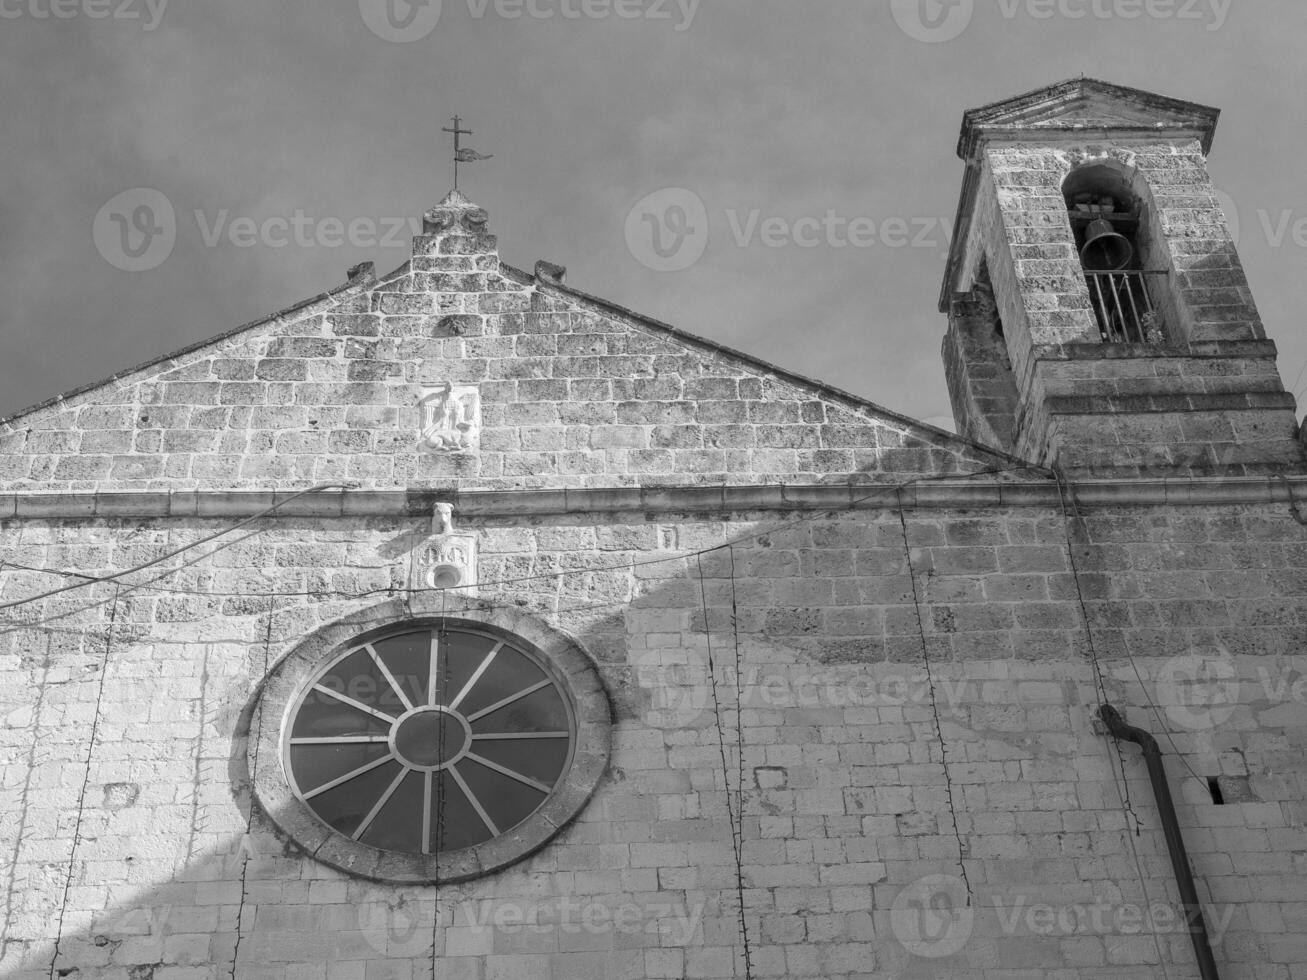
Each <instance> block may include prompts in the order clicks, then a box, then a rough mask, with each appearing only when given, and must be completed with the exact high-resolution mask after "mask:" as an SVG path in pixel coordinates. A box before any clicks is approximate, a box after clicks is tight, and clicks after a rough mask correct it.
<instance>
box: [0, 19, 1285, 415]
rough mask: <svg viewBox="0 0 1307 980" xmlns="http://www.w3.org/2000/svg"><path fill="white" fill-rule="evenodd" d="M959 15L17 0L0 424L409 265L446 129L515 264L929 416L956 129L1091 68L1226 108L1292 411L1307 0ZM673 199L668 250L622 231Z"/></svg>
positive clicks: (7, 44)
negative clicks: (168, 224) (452, 122)
mask: <svg viewBox="0 0 1307 980" xmlns="http://www.w3.org/2000/svg"><path fill="white" fill-rule="evenodd" d="M951 3H952V4H953V6H946V5H942V4H941V3H940V2H939V0H903V2H900V0H892V2H891V0H802V2H799V0H702V2H700V3H698V4H697V5H696V4H695V3H694V2H693V0H530V2H524V0H443V4H442V3H439V2H438V0H428V2H427V4H426V6H415V7H414V6H409V4H408V2H407V0H314V2H312V3H294V4H292V3H250V2H243V3H235V2H230V0H203V2H201V0H148V2H147V0H0V87H2V88H3V91H4V92H5V98H4V100H3V102H2V103H0V145H2V146H3V154H4V156H3V168H2V169H0V181H3V193H0V219H2V220H0V290H2V291H3V296H4V302H3V304H0V337H2V343H3V347H2V348H0V416H3V415H8V414H10V413H12V412H14V411H16V410H18V409H21V408H23V407H25V406H27V405H29V404H32V403H34V402H37V401H40V400H43V399H45V398H47V397H50V396H52V395H54V394H57V393H59V392H62V391H65V390H67V389H70V388H73V387H76V386H78V385H81V384H85V383H87V382H90V381H94V380H97V379H99V378H102V377H105V376H106V375H108V374H111V373H113V372H114V371H117V370H121V369H122V368H125V367H129V366H131V365H133V364H135V363H137V362H140V361H144V360H147V359H150V358H153V357H155V356H157V355H159V354H162V353H165V352H167V351H170V350H173V349H175V348H178V347H181V346H183V345H186V344H189V343H192V342H194V341H197V340H200V339H203V338H205V337H208V336H212V335H214V334H216V333H220V332H222V331H224V330H227V329H230V328H231V327H233V326H236V325H237V324H240V323H243V322H246V321H249V320H253V319H256V318H259V317H261V316H264V315H266V314H268V313H271V312H274V311H276V310H278V309H281V308H283V307H285V306H288V305H290V304H292V303H295V302H297V301H299V300H301V299H303V298H306V297H309V296H312V295H314V294H316V293H318V292H321V291H323V290H325V289H327V288H331V287H332V286H334V285H336V284H338V283H340V282H342V281H343V279H344V275H345V270H346V269H347V268H348V267H349V266H351V265H353V264H355V263H357V262H361V261H364V260H374V261H375V262H376V265H377V271H378V272H379V273H383V272H386V271H389V270H390V269H392V268H394V267H396V266H398V265H400V264H401V263H402V262H404V261H405V260H406V258H407V256H408V238H409V237H410V235H411V229H409V228H403V230H402V231H397V230H396V229H397V227H399V226H400V225H401V223H402V222H403V221H405V220H407V219H409V218H413V219H416V218H417V217H418V216H419V215H421V213H422V211H423V210H424V209H425V208H426V207H428V206H430V205H431V204H433V203H435V202H436V201H437V200H439V199H440V198H441V197H443V196H444V194H445V192H446V191H448V190H449V188H450V186H451V184H452V177H453V174H452V165H451V162H450V161H451V153H450V139H449V137H448V136H447V135H445V134H442V133H441V132H440V129H441V127H442V126H447V125H449V117H450V116H452V115H453V114H455V113H459V114H460V115H461V116H462V117H463V119H464V125H465V126H468V127H470V128H471V129H473V130H475V135H474V136H473V137H470V138H467V139H466V141H465V142H466V145H468V146H471V147H473V148H475V149H476V150H478V151H479V152H481V153H487V154H493V158H492V159H489V160H485V161H482V162H478V163H475V164H468V165H466V166H465V167H464V168H463V173H462V178H463V179H462V188H463V190H464V191H465V192H466V193H467V194H468V195H469V196H470V197H472V198H473V199H474V200H476V201H477V202H478V203H480V204H481V205H482V206H484V207H485V208H487V209H488V210H489V211H490V223H491V230H492V231H494V232H495V233H496V234H498V236H499V241H500V253H501V256H502V257H503V258H504V259H505V260H506V261H507V262H509V263H511V264H513V265H516V266H519V267H521V268H524V269H527V270H530V268H531V267H532V265H533V264H534V262H535V260H536V259H538V258H547V259H549V260H550V261H553V262H556V263H559V264H561V265H565V266H566V267H567V269H568V282H569V283H570V284H572V285H575V286H577V287H578V288H580V289H583V290H586V291H588V292H591V293H595V294H598V295H600V296H603V297H605V298H607V299H610V300H612V301H614V302H617V303H619V304H621V305H623V306H627V307H631V308H633V309H635V310H638V311H640V312H643V313H646V314H649V315H651V316H655V317H658V318H660V319H662V320H666V321H669V322H671V323H673V324H675V325H677V326H679V327H682V328H684V329H687V330H690V331H693V332H697V333H699V334H701V335H703V336H705V337H709V338H712V339H714V340H717V341H719V342H722V343H725V344H729V345H731V346H734V347H738V348H740V349H742V350H745V351H748V352H750V353H753V354H756V355H758V356H761V357H763V358H766V359H768V360H772V361H775V362H777V363H779V364H781V365H784V366H786V367H788V368H790V369H792V370H795V371H798V372H800V373H803V374H807V375H811V376H814V377H817V378H820V379H823V380H825V381H827V382H829V383H832V384H835V385H838V386H840V387H843V388H846V389H849V390H850V391H852V392H854V393H856V394H858V395H862V396H865V397H869V398H871V399H873V400H875V401H878V402H880V403H881V404H883V405H886V406H888V407H890V408H893V409H895V410H897V411H901V412H905V413H907V414H909V415H913V416H916V417H918V418H925V419H931V420H934V421H937V422H938V421H940V417H942V416H947V415H948V414H949V408H948V397H947V394H946V391H945V387H944V380H943V370H942V367H941V365H940V360H939V344H940V338H941V336H942V334H943V331H944V328H945V322H944V318H943V317H942V315H941V314H939V313H938V312H937V310H936V300H937V296H938V292H939V286H940V280H941V277H942V274H943V267H944V265H943V261H944V252H945V250H946V247H947V236H948V232H949V230H950V229H951V226H952V219H953V209H954V207H955V205H956V202H957V195H958V189H959V186H960V181H961V176H962V164H961V162H960V161H959V160H958V159H957V158H956V156H955V155H954V145H955V142H956V139H957V133H958V127H959V124H960V121H961V115H962V112H963V110H965V109H967V108H969V107H972V106H977V105H982V104H984V103H987V102H991V101H994V100H996V99H1001V98H1004V97H1007V96H1010V95H1016V94H1019V93H1022V92H1025V91H1028V90H1030V89H1033V88H1037V87H1039V86H1041V85H1044V84H1048V83H1051V82H1055V81H1059V80H1061V79H1064V78H1067V77H1071V76H1075V75H1078V74H1080V73H1082V72H1083V73H1085V74H1088V75H1091V76H1094V77H1099V78H1103V79H1106V80H1108V81H1112V82H1117V83H1120V84H1124V85H1133V86H1137V87H1140V88H1144V89H1149V90H1152V91H1156V92H1159V93H1162V94H1164V95H1169V96H1174V97H1178V98H1182V99H1188V100H1192V101H1196V102H1202V103H1207V104H1210V105H1215V106H1218V107H1220V108H1221V109H1222V110H1223V115H1222V119H1221V124H1220V127H1219V128H1218V130H1217V136H1216V144H1215V148H1214V150H1213V153H1212V156H1211V159H1210V165H1211V171H1212V175H1213V178H1214V180H1215V181H1216V184H1217V186H1218V187H1219V188H1220V189H1221V190H1223V191H1224V192H1225V193H1226V194H1228V195H1229V200H1230V201H1232V202H1233V204H1234V207H1235V208H1236V209H1237V213H1238V225H1239V243H1240V251H1241V254H1242V257H1243V260H1244V264H1245V267H1246V269H1247V274H1248V278H1249V280H1250V281H1251V283H1252V287H1253V291H1254V295H1255V297H1256V300H1257V302H1258V304H1259V306H1260V308H1261V312H1262V315H1263V318H1264V320H1265V321H1266V326H1267V330H1268V332H1269V334H1270V335H1271V336H1272V337H1273V338H1274V339H1275V341H1276V342H1277V343H1278V344H1279V348H1280V370H1281V374H1282V375H1283V376H1284V379H1285V383H1286V385H1289V386H1291V387H1294V386H1295V385H1294V382H1295V379H1296V382H1297V384H1296V387H1297V388H1298V390H1299V392H1300V395H1302V393H1304V392H1307V371H1303V372H1302V374H1301V375H1300V374H1299V372H1300V370H1301V369H1302V368H1303V367H1304V365H1305V364H1307V331H1304V326H1303V315H1302V310H1303V308H1304V302H1303V293H1304V289H1305V288H1307V286H1305V284H1307V275H1304V273H1305V272H1307V191H1305V190H1304V180H1303V176H1304V172H1303V165H1302V161H1303V160H1304V159H1305V158H1307V127H1304V126H1303V125H1302V122H1303V92H1304V91H1307V60H1305V59H1303V58H1302V56H1301V45H1302V39H1303V38H1304V37H1307V4H1305V3H1303V2H1302V0H974V3H973V2H971V0H951ZM388 4H390V5H391V6H390V7H389V8H388V7H387V5H388ZM437 13H438V14H439V16H438V17H437V16H435V15H436V14H437ZM56 14H58V15H60V16H55V15H56ZM668 189H671V190H668ZM146 191H149V192H152V193H151V194H148V195H147V194H146V193H145V192H146ZM659 192H663V193H662V195H661V196H660V197H656V198H655V201H656V202H660V203H661V204H663V205H667V204H668V203H670V204H672V205H674V206H673V207H671V208H670V209H669V208H667V207H664V209H663V212H662V213H664V214H666V215H668V225H667V226H665V227H663V228H661V229H659V230H660V232H661V234H662V235H663V236H664V237H663V239H662V242H663V246H664V247H663V249H662V252H663V253H664V254H658V252H656V251H654V250H652V249H651V248H650V247H649V246H648V245H647V244H646V245H642V244H640V243H641V242H642V241H643V242H649V241H651V240H652V239H651V237H650V232H651V230H652V229H650V228H649V227H647V226H646V227H644V228H643V232H644V236H643V238H641V231H642V227H641V220H642V219H641V217H640V215H641V214H642V212H641V211H637V212H636V215H635V217H634V218H632V219H631V221H630V222H628V216H630V215H631V211H632V207H633V205H635V204H636V203H637V202H640V201H641V200H642V199H644V198H645V197H646V196H647V195H650V194H658V193H659ZM143 195H145V196H143ZM668 195H671V197H668ZM143 202H144V203H146V204H150V205H151V210H141V209H140V206H141V204H142V203H143ZM161 202H162V203H161ZM697 202H702V207H703V212H704V214H705V215H706V217H707V226H706V231H707V234H706V236H704V235H698V237H697V238H696V237H694V235H689V234H678V230H679V231H695V233H696V234H697V230H696V229H697V228H698V227H701V226H700V225H699V223H698V215H697V214H696V213H695V212H694V208H695V207H696V206H697ZM106 205H109V206H108V207H106ZM168 206H170V207H171V208H172V210H173V213H174V215H175V226H176V232H175V239H173V240H171V241H170V239H169V238H168V236H166V235H164V236H158V235H152V236H151V238H150V241H151V242H152V243H154V244H152V245H151V248H150V249H144V248H143V246H144V244H145V242H146V239H145V237H143V236H144V235H145V232H143V231H141V230H140V229H141V228H158V227H162V225H161V224H159V223H158V220H156V221H151V220H150V219H151V218H154V219H160V220H161V219H162V218H163V217H166V215H163V214H162V209H165V208H167V207H168ZM678 207H683V208H684V210H683V211H680V210H677V208H678ZM681 214H684V216H685V219H686V220H685V221H684V222H680V223H679V225H678V227H672V225H674V224H677V221H676V219H677V218H679V216H680V215H681ZM97 215H98V216H99V221H98V223H97ZM828 215H829V218H828ZM803 218H808V219H810V220H809V221H807V222H804V223H800V224H795V222H798V221H799V220H800V219H803ZM269 219H272V220H271V221H270V220H269ZM277 219H284V223H282V222H280V221H278V220H277ZM768 219H780V220H772V221H771V222H770V224H768ZM811 219H815V222H814V221H813V220H811ZM853 219H863V220H862V222H861V223H860V224H859V228H860V230H861V235H860V237H859V240H858V241H857V242H856V243H851V242H850V240H849V235H848V234H847V228H846V227H845V224H844V223H845V222H848V221H852V220H853ZM297 224H298V227H296V225H297ZM127 225H130V226H131V227H125V226H127ZM351 225H352V228H350V227H349V226H351ZM814 225H815V226H816V227H814ZM827 226H829V227H831V228H833V229H834V231H833V232H831V233H828V232H827V230H826V227H827ZM342 227H343V228H345V229H346V234H345V235H344V236H343V237H345V238H347V239H352V240H347V241H345V242H343V243H342V242H340V241H339V239H340V238H341V237H342V236H341V235H340V230H341V228H342ZM905 227H906V229H907V232H906V234H905V233H904V231H903V229H904V228H905ZM768 229H769V231H768ZM872 229H874V230H872ZM252 231H253V233H251V232H252ZM1295 232H1296V234H1295ZM124 235H125V236H126V237H125V238H124V237H122V236H124ZM297 239H298V241H297ZM115 242H119V243H121V242H127V243H139V245H140V246H141V247H136V246H135V245H134V246H133V247H132V249H131V251H133V252H135V251H140V252H141V254H140V255H136V256H131V255H127V254H126V253H125V252H124V251H123V249H122V248H121V247H115ZM630 242H634V243H635V245H634V246H632V245H631V244H628V243H630ZM159 243H162V244H159ZM279 243H280V244H279ZM169 245H170V246H171V247H170V248H168V246H169ZM677 246H681V247H677ZM701 247H702V254H699V250H700V248H701ZM106 253H107V255H106ZM696 256H697V258H696ZM122 266H127V267H132V266H150V267H149V268H145V269H144V270H143V271H125V270H124V269H123V268H120V267H122ZM668 266H674V267H679V266H684V268H674V269H671V270H668V269H667V267H668ZM1299 414H1300V415H1301V410H1300V413H1299Z"/></svg>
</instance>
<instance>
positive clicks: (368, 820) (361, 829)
mask: <svg viewBox="0 0 1307 980" xmlns="http://www.w3.org/2000/svg"><path fill="white" fill-rule="evenodd" d="M408 773H409V770H407V769H405V768H404V767H403V766H400V768H399V775H398V776H396V777H395V778H394V779H393V780H392V781H391V783H390V785H389V786H387V787H386V791H385V792H384V793H382V794H381V797H380V799H378V800H377V802H376V805H375V806H373V808H372V809H371V810H369V811H368V815H367V816H366V817H364V818H363V820H362V822H361V823H360V824H359V825H358V826H357V827H356V828H355V829H354V833H353V834H351V835H350V836H351V837H353V838H354V839H355V840H358V839H359V838H360V837H362V836H363V834H364V833H365V832H366V831H367V829H368V828H369V827H371V826H372V821H373V820H375V819H376V818H377V814H378V813H380V812H381V808H382V807H383V806H385V805H386V801H387V800H389V799H390V798H391V797H392V796H393V795H394V794H395V790H397V789H399V784H400V783H402V782H403V781H404V777H405V776H407V775H408Z"/></svg>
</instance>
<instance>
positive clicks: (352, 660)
mask: <svg viewBox="0 0 1307 980" xmlns="http://www.w3.org/2000/svg"><path fill="white" fill-rule="evenodd" d="M318 684H319V685H321V686H322V687H325V688H328V689H330V690H332V691H335V692H337V693H338V694H344V695H345V696H346V697H348V698H350V699H351V700H354V701H358V702H359V703H360V704H366V705H367V706H368V707H371V708H380V709H381V710H382V711H384V712H385V713H386V714H389V715H395V714H398V713H399V712H398V711H396V710H395V704H397V701H396V699H394V697H393V695H392V700H391V704H390V707H386V706H385V705H382V704H379V703H378V700H379V697H380V695H381V694H382V693H383V692H385V691H386V690H387V689H388V687H389V685H388V684H387V683H386V679H385V678H384V677H383V676H382V675H381V671H379V670H378V669H377V665H376V663H375V662H374V661H373V659H372V657H371V656H369V655H368V652H367V651H366V650H356V651H355V652H354V653H351V654H350V655H349V656H348V657H345V658H343V659H342V660H340V661H339V662H338V663H336V664H333V665H332V667H331V669H330V670H329V671H327V672H326V673H325V674H323V675H322V676H321V677H320V678H318Z"/></svg>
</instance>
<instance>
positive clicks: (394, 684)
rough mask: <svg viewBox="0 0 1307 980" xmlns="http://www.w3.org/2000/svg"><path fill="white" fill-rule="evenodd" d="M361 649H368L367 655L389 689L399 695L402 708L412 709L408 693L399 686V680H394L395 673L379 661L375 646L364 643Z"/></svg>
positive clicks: (379, 657)
mask: <svg viewBox="0 0 1307 980" xmlns="http://www.w3.org/2000/svg"><path fill="white" fill-rule="evenodd" d="M363 649H364V650H366V651H368V656H369V657H371V658H372V662H373V663H374V664H376V665H377V670H379V671H381V676H382V677H384V678H385V679H386V683H387V684H389V685H390V687H391V690H393V691H394V692H395V694H397V695H398V696H399V703H400V704H402V705H403V706H404V710H405V711H412V710H413V702H412V701H410V700H409V699H408V695H407V694H405V693H404V689H403V688H402V687H400V686H399V681H397V680H395V675H394V674H392V673H391V672H390V668H389V667H387V666H386V665H385V664H384V663H382V662H381V656H380V655H379V654H378V653H377V651H376V648H375V647H373V645H372V644H371V643H365V644H364V645H363Z"/></svg>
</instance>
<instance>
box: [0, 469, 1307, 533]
mask: <svg viewBox="0 0 1307 980" xmlns="http://www.w3.org/2000/svg"><path fill="white" fill-rule="evenodd" d="M1064 487H1065V489H1066V491H1067V494H1068V496H1071V495H1074V498H1075V501H1076V503H1077V504H1078V505H1079V506H1080V507H1163V506H1165V507H1185V506H1193V507H1205V506H1219V505H1240V504H1243V505H1256V504H1271V503H1291V502H1299V501H1301V502H1304V503H1307V474H1303V475H1295V476H1287V477H1281V476H1274V477H1264V476H1253V477H1248V476H1239V477H1233V476H1232V477H1202V478H1190V477H1177V478H1174V479H1130V480H1079V481H1075V482H1068V483H1066V484H1064ZM295 492H296V491H293V490H285V491H275V492H263V491H248V490H233V491H223V490H194V491H191V490H187V491H170V492H161V493H151V492H103V493H67V494H44V493H10V494H0V521H14V520H18V521H24V520H33V521H44V520H67V521H83V522H94V521H100V520H141V519H159V520H172V519H177V520H186V519H206V518H214V519H233V518H234V519H240V518H245V517H252V516H254V515H256V514H259V513H260V512H261V511H264V510H266V509H267V508H269V507H271V506H273V505H275V504H277V503H278V502H279V501H281V500H285V498H287V497H289V496H291V494H293V493H295ZM900 493H901V494H902V500H903V503H904V505H905V506H907V507H910V508H915V509H926V510H975V509H981V508H991V509H992V508H1014V507H1039V508H1047V507H1056V506H1060V502H1061V499H1060V494H1059V489H1058V485H1057V483H1056V482H1055V481H1054V480H1051V479H1049V480H1044V481H1035V480H1006V479H986V478H973V479H970V480H968V479H964V478H959V479H953V480H928V481H922V482H919V483H916V484H911V485H908V486H905V487H902V488H901V490H900V489H899V488H896V487H895V486H894V485H877V484H821V485H787V486H775V485H767V486H736V487H720V486H715V487H614V488H600V489H569V490H470V491H457V490H431V489H409V490H332V491H325V492H321V493H315V494H306V495H304V496H301V497H299V498H298V499H296V500H293V501H289V502H287V503H286V504H285V505H284V506H281V507H279V508H278V509H277V510H276V511H275V512H274V513H271V514H268V515H267V516H266V518H265V519H266V520H269V521H284V520H289V519H297V518H299V519H302V518H306V517H308V518H356V517H390V518H408V517H422V518H427V519H429V518H430V516H431V513H432V510H433V509H434V507H435V505H436V504H437V503H449V504H452V505H453V508H454V513H455V514H457V515H458V516H459V517H461V518H464V519H472V520H495V521H499V520H504V519H521V518H540V517H566V516H569V515H581V516H592V515H596V514H644V515H648V514H712V515H721V514H734V513H747V512H776V511H857V510H880V509H886V508H893V507H895V506H896V501H897V499H898V496H899V494H900Z"/></svg>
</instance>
